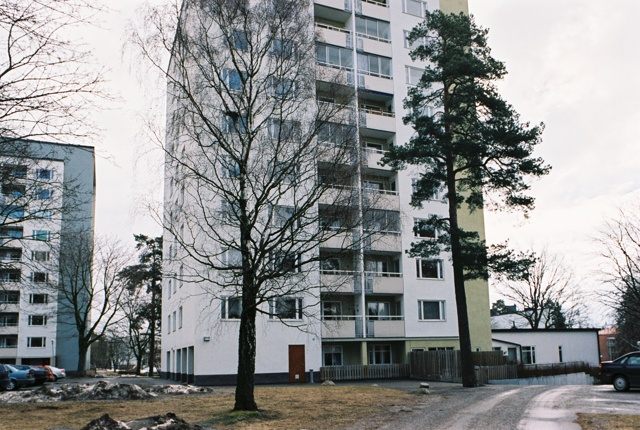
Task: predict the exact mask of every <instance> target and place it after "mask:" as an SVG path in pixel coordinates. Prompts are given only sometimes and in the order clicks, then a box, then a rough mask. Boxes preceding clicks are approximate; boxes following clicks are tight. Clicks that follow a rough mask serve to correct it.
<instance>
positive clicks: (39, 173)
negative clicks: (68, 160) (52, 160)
mask: <svg viewBox="0 0 640 430" xmlns="http://www.w3.org/2000/svg"><path fill="white" fill-rule="evenodd" d="M36 178H37V179H53V170H51V169H36Z"/></svg>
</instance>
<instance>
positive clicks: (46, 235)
mask: <svg viewBox="0 0 640 430" xmlns="http://www.w3.org/2000/svg"><path fill="white" fill-rule="evenodd" d="M49 239H51V232H50V231H48V230H33V240H41V241H44V242H48V241H49Z"/></svg>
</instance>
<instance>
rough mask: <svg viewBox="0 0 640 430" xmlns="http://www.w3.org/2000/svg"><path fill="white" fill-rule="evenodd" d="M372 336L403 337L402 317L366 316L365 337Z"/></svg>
mask: <svg viewBox="0 0 640 430" xmlns="http://www.w3.org/2000/svg"><path fill="white" fill-rule="evenodd" d="M378 318H379V319H378ZM372 337H373V338H381V337H404V317H402V316H388V317H373V318H372V317H367V338H372Z"/></svg>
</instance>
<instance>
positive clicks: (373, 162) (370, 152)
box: [363, 148, 391, 171]
mask: <svg viewBox="0 0 640 430" xmlns="http://www.w3.org/2000/svg"><path fill="white" fill-rule="evenodd" d="M386 152H387V151H383V150H380V149H372V148H364V149H363V153H364V155H363V159H364V165H365V166H366V167H369V168H371V169H380V170H387V171H391V167H389V166H387V165H384V166H383V165H382V164H381V162H382V157H384V156H385V155H386Z"/></svg>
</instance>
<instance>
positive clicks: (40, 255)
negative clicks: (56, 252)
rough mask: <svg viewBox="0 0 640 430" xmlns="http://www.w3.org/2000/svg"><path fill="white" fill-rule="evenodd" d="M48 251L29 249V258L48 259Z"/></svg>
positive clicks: (35, 259)
mask: <svg viewBox="0 0 640 430" xmlns="http://www.w3.org/2000/svg"><path fill="white" fill-rule="evenodd" d="M50 256H51V254H50V253H49V251H31V259H32V260H34V261H49V258H50Z"/></svg>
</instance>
